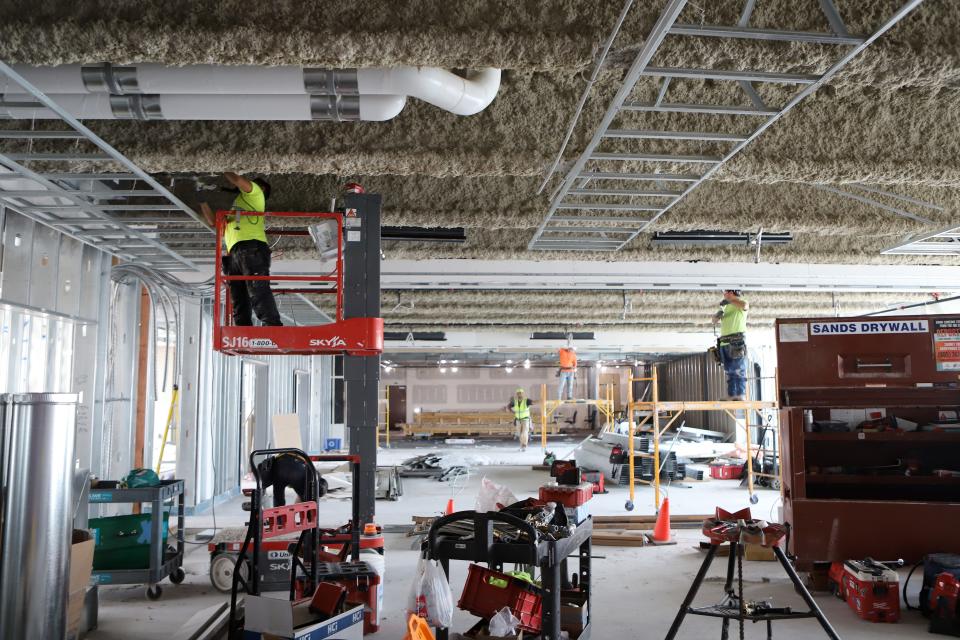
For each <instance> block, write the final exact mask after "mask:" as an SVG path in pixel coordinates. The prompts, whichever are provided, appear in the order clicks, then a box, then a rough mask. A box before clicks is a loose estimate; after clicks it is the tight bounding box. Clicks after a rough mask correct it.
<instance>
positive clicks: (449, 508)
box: [444, 498, 453, 515]
mask: <svg viewBox="0 0 960 640" xmlns="http://www.w3.org/2000/svg"><path fill="white" fill-rule="evenodd" d="M451 513H453V498H450V499H449V500H447V510H446V511H444V515H450V514H451Z"/></svg>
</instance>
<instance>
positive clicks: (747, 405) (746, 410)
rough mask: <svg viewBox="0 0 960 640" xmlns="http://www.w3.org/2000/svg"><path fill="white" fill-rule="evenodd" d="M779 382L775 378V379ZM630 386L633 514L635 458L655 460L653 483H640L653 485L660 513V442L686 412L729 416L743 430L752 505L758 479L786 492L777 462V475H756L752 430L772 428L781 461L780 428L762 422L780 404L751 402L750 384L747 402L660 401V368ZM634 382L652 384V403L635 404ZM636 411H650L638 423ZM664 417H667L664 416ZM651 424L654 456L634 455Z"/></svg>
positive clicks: (633, 379)
mask: <svg viewBox="0 0 960 640" xmlns="http://www.w3.org/2000/svg"><path fill="white" fill-rule="evenodd" d="M762 379H763V378H747V381H748V382H750V381H756V380H762ZM774 379H776V376H774ZM628 380H629V384H628V385H627V423H628V425H629V434H628V437H627V456H628V461H629V462H628V465H629V487H630V497H629V500H628V502H627V510H628V511H630V510H632V509H633V503H634V500H635V498H636V484H637V482H638V481H637V479H636V477H635V476H634V469H635V459H636V457H638V456H639V457H641V458H652V459H653V470H654V472H653V480H652V481H646V480H640V481H639V482H641V483H642V484H651V485H653V495H654V508H656V509H657V510H659V509H660V502H661V493H662V489H661V486H660V485H661V482H660V470H661V469H660V439H661V438H662V437H663V434H664V433H666V431H667V430H668V429H669V428H670V427H672V426H673V425H674V423H676V421H677V420H678V419H679V418H680V416H682V415H683V414H684V413H685V412H687V411H722V412H724V413H725V414H726V415H727V416H729V417H730V419H732V420H733V421H734V425H735V429H736V432H739V431H740V430H741V429H742V430H743V433H744V434H745V435H746V439H747V465H746V466H747V490H748V491H749V494H750V501H751V502H752V503H754V504H755V503H756V498H755V496H754V486H755V483H754V480H755V479H756V478H757V477H767V478H770V479H772V480H773V479H775V480H778V481H779V482H780V491H781V494H782V492H783V481H782V473H783V472H782V465H781V464H780V463H779V462H778V464H777V473H776V474H770V473H764V472H760V471H757V470H756V469H754V468H753V448H754V444H753V438H752V436H753V431H752V429H757V428H764V429H768V428H773V429H774V433H775V434H776V438H777V458H778V460H782V459H783V458H782V455H781V454H782V440H781V438H780V426H779V424H777V425H776V426H772V427H771V426H770V425H764V424H763V420H762V413H761V411H763V410H778V409H779V403H778V402H770V401H762V400H751V399H750V387H751V385H750V384H747V393H746V396H745V399H744V400H692V401H691V400H660V388H659V382H660V381H659V377H658V375H657V367H653V368H652V371H651V375H650V376H649V377H633V376H632V375H631V376H630V377H629V378H628ZM634 382H649V383H650V398H651V399H650V400H635V399H634V397H633V383H634ZM637 411H647V412H648V413H647V415H646V416H644V418H643V420H641V421H640V422H639V423H635V420H634V417H635V415H636V412H637ZM736 412H742V413H743V415H742V417H741V416H739V415H737V413H736ZM663 414H668V415H666V416H664V415H663ZM751 414H755V415H756V416H758V417H760V420H759V421H758V422H759V424H751V422H750V417H751ZM663 418H666V424H663V426H662V427H661V420H662V419H663ZM648 422H649V423H650V426H649V428H648V431H649V432H650V434H651V435H652V437H653V453H646V452H640V453H637V452H636V451H635V446H634V442H633V438H634V436H635V435H637V434H638V433H640V432H641V430H642V429H643V427H644V426H645V425H646V424H647V423H648Z"/></svg>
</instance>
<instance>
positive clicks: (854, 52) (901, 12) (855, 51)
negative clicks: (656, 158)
mask: <svg viewBox="0 0 960 640" xmlns="http://www.w3.org/2000/svg"><path fill="white" fill-rule="evenodd" d="M922 3H923V0H910V1H909V2H907V3H906V4H904V5H903V6H901V7H900V9H898V10H897V11H896V12H895V13H894V14H893V15H892V16H891V17H890V18H889V19H888V20H887V21H886V22H884V23H883V24H882V25H881V26H880V28H879V29H877V30H876V31H875V32H874V33H873V34H871V35H870V36H869V37H868V38H867V39H866V40H864V41H863V42H862V43H860V44H859V45H857V46H856V47H854V48H852V49H851V50H850V51H848V52H847V53H846V54H844V55H843V56H841V57H840V59H839V60H838V61H837V62H835V63H834V64H833V65H832V66H831V67H830V68H829V69H827V71H826V72H825V73H824V74H823V75H822V76H820V79H819V80H817V81H816V82H814V83H812V84H809V85H807V86H806V87H804V88H803V89H802V90H801V91H799V92H798V93H797V94H796V95H795V96H794V97H793V98H791V99H790V100H789V101H788V102H787V104H786V105H785V106H784V107H783V109H781V110H780V111H778V112H777V113H776V114H775V115H773V116H771V117H770V118H769V119H768V120H767V121H766V122H764V123H763V124H761V125H760V126H759V127H757V129H756V131H754V132H753V133H751V134H750V136H749V137H748V138H747V139H746V140H744V141H743V142H740V143H738V144H737V145H736V146H735V147H733V149H731V150H730V151H729V153H727V155H726V156H724V158H723V162H721V163H719V164H715V165H713V166H712V167H710V168H709V169H708V170H707V171H706V172H705V173H704V174H703V176H702V177H701V178H700V179H699V180H698V181H697V182H694V183H692V184H691V185H690V186H689V187H687V189H686V190H685V191H684V194H683V195H682V196H680V197H679V198H677V199H676V200H674V201H673V202H671V203H669V204H668V205H667V206H665V207H664V208H663V210H661V211H660V212H659V213H657V214H656V215H654V216H653V218H651V220H650V222H649V223H648V224H646V225H645V226H644V227H643V229H641V230H640V231H639V232H637V234H636V235H639V234H640V233H642V232H643V231H646V230H647V229H649V228H650V225H652V224H654V223H655V222H656V221H657V220H659V219H660V217H661V216H663V215H664V214H665V213H667V212H668V211H669V210H670V209H671V208H673V207H674V206H675V205H676V204H677V203H678V202H680V201H682V200H683V198H685V197H686V196H687V195H688V194H689V193H690V192H691V191H693V190H694V189H696V188H697V187H698V186H700V185H701V184H703V182H704V181H706V180H708V179H710V177H711V176H712V175H713V174H714V173H715V172H716V171H717V169H719V168H720V167H722V166H723V164H724V163H725V162H727V161H728V160H730V159H731V158H733V157H734V156H735V155H737V154H738V153H740V151H742V150H743V149H744V148H745V147H746V146H747V145H748V144H750V143H751V142H752V141H754V140H756V139H757V138H759V137H760V136H761V135H763V133H764V132H765V131H766V130H767V129H768V128H770V127H771V126H773V124H774V123H776V122H777V121H778V120H780V118H782V117H783V116H785V115H787V114H788V113H790V111H791V110H792V109H793V108H794V107H795V106H797V105H798V104H800V103H801V102H802V101H803V100H804V99H805V98H807V97H808V96H809V95H811V94H812V93H814V92H815V91H816V90H817V89H819V88H820V87H821V86H823V85H824V84H826V83H827V82H829V81H830V80H831V79H832V78H833V76H835V75H836V74H837V72H839V71H840V70H841V69H842V68H843V67H845V66H846V65H847V63H849V62H850V61H851V60H853V59H854V58H855V57H857V56H858V55H859V54H860V53H861V52H863V50H864V49H866V48H867V47H868V46H870V45H871V44H872V43H873V42H875V41H876V40H877V39H878V38H880V37H881V36H882V35H883V34H885V33H886V32H887V31H889V30H890V29H892V28H893V27H894V26H895V25H896V24H897V23H898V22H900V21H901V20H902V19H903V18H904V17H906V15H907V14H909V13H910V12H911V11H913V10H914V9H916V8H917V7H918V6H920V4H922ZM636 235H634V236H632V237H630V238H628V239H627V240H626V242H624V243H623V245H622V246H621V248H623V247H625V246H627V244H629V243H630V242H631V241H633V239H634V238H636Z"/></svg>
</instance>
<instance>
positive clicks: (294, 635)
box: [243, 596, 363, 640]
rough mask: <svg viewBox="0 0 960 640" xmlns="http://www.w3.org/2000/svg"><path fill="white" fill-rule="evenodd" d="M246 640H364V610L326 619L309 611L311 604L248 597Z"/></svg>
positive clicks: (245, 605) (245, 614) (244, 635)
mask: <svg viewBox="0 0 960 640" xmlns="http://www.w3.org/2000/svg"><path fill="white" fill-rule="evenodd" d="M244 609H245V613H244V630H243V637H244V639H245V640H260V639H262V640H363V607H354V608H352V609H349V610H348V611H345V612H344V613H341V614H340V615H337V616H334V617H332V618H327V619H318V618H317V616H316V614H314V613H312V612H311V611H310V601H309V600H305V601H303V602H300V603H297V604H291V603H290V601H289V600H280V599H279V598H265V597H261V596H246V597H245V598H244Z"/></svg>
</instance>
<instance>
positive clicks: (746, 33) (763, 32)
mask: <svg viewBox="0 0 960 640" xmlns="http://www.w3.org/2000/svg"><path fill="white" fill-rule="evenodd" d="M670 34H671V35H678V36H699V37H706V38H740V39H747V40H772V41H777V42H802V43H807V44H843V45H850V46H855V45H858V44H860V43H861V42H863V41H864V40H865V39H866V38H863V37H861V36H838V35H836V34H834V33H818V32H816V31H781V30H778V29H755V28H752V27H740V26H737V27H720V26H716V25H699V24H676V25H673V28H672V29H670Z"/></svg>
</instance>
